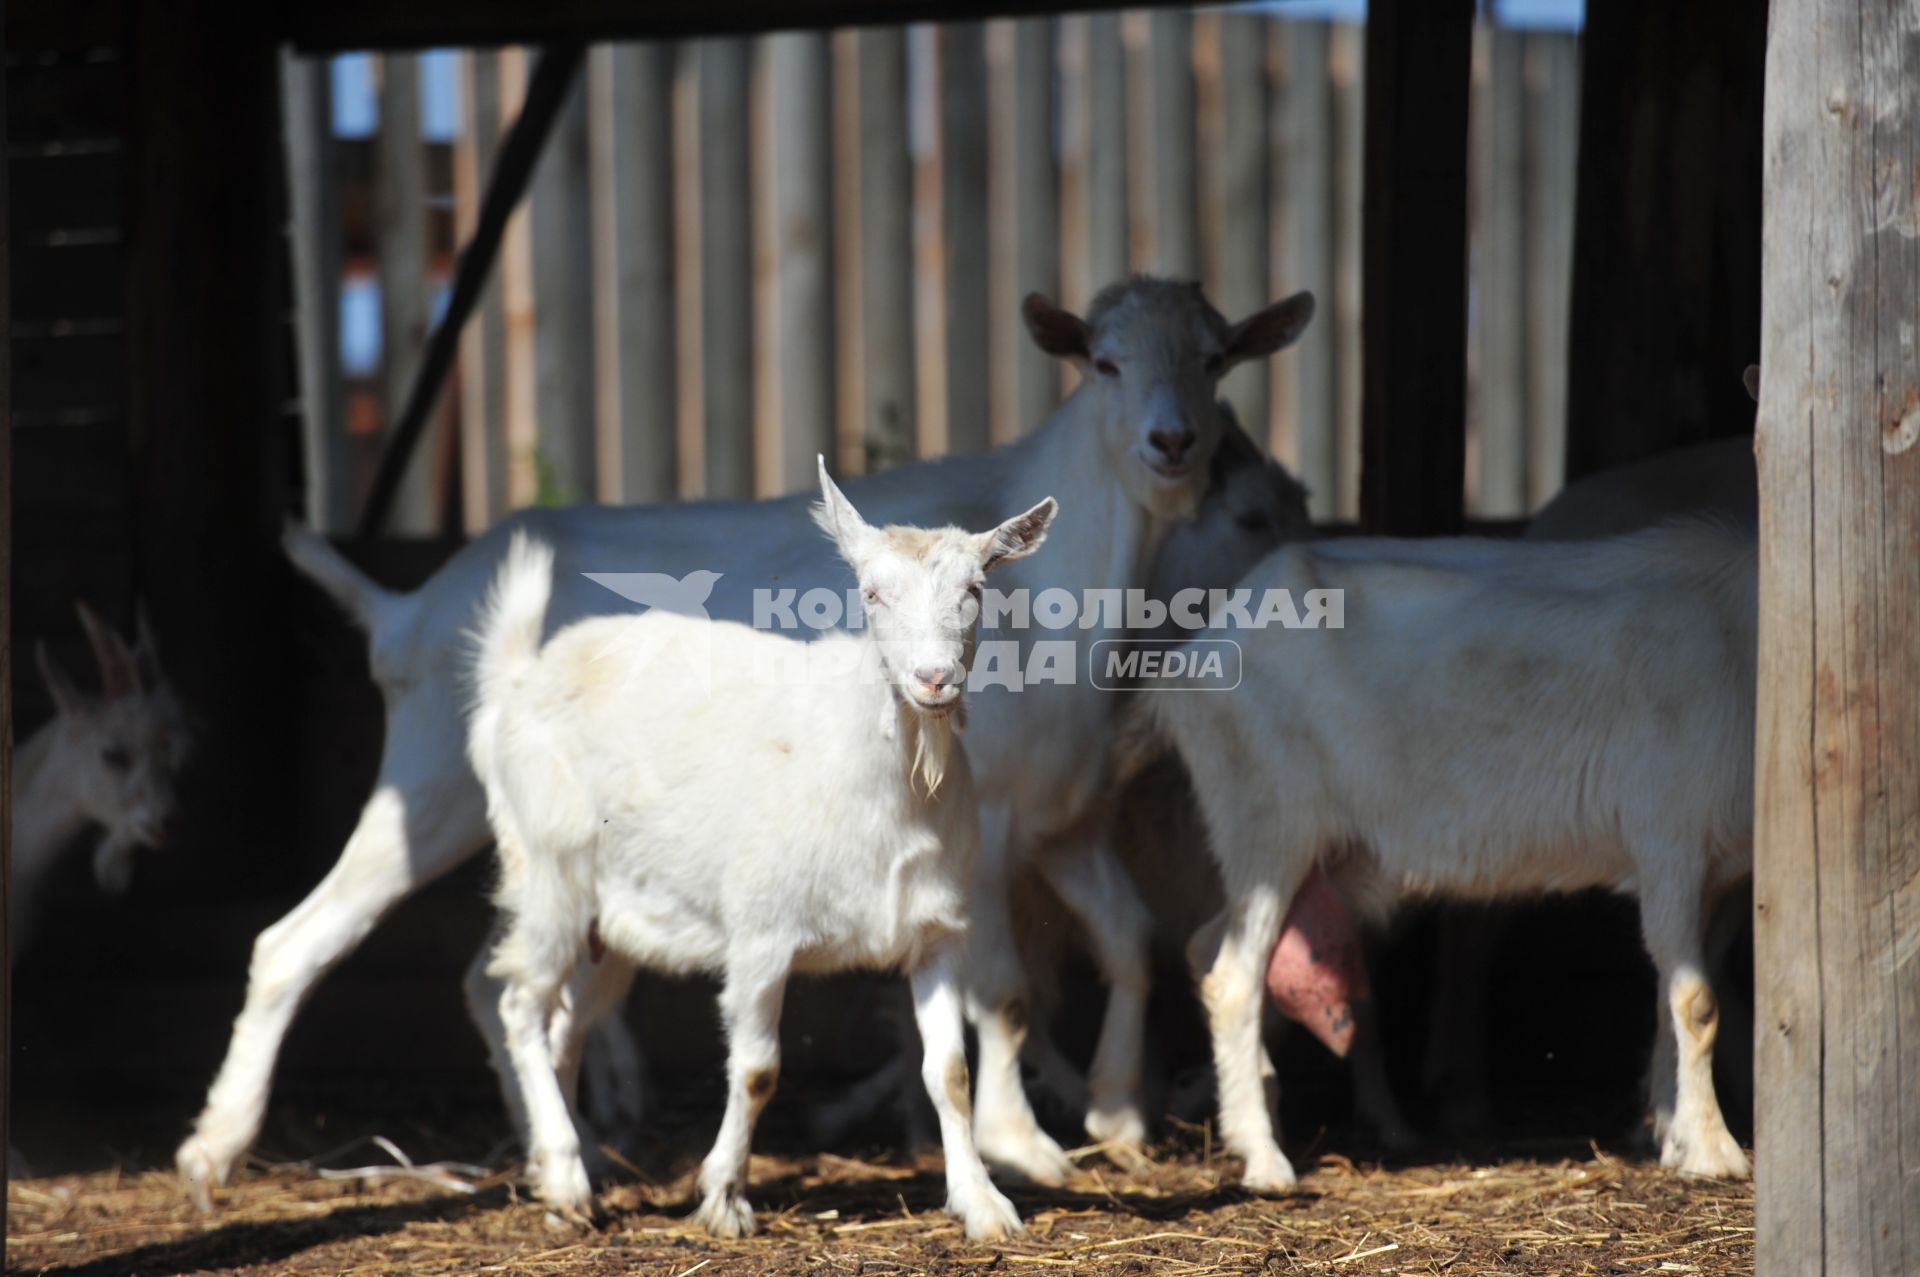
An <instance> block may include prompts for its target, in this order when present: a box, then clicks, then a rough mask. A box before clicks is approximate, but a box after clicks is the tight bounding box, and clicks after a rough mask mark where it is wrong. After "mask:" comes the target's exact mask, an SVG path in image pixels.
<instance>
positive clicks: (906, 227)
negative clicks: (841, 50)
mask: <svg viewBox="0 0 1920 1277" xmlns="http://www.w3.org/2000/svg"><path fill="white" fill-rule="evenodd" d="M856 39H857V40H858V42H859V46H858V48H859V82H860V83H859V94H860V108H859V115H860V155H859V167H860V240H859V252H860V336H861V346H862V347H863V350H862V354H861V360H860V370H861V373H860V376H861V398H862V411H863V414H864V419H863V420H862V422H861V438H862V441H863V451H864V452H865V454H866V468H867V470H868V471H869V472H871V471H874V470H884V469H886V468H887V467H889V466H896V465H899V464H900V463H901V462H903V461H911V460H912V459H913V457H914V456H915V454H916V453H917V451H918V444H917V436H916V433H915V430H914V400H915V390H914V375H913V360H914V325H913V304H914V303H913V169H912V163H913V161H912V158H911V156H910V155H909V154H908V151H907V33H906V32H905V31H904V30H901V29H899V28H883V29H878V30H868V31H861V32H860V33H859V34H858V36H857V37H856Z"/></svg>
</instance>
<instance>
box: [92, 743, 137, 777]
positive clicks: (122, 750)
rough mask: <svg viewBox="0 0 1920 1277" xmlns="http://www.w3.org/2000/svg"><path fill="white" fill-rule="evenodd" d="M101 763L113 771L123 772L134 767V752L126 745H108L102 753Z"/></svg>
mask: <svg viewBox="0 0 1920 1277" xmlns="http://www.w3.org/2000/svg"><path fill="white" fill-rule="evenodd" d="M100 761H101V762H103V763H105V764H106V765H107V766H108V768H109V769H111V770H113V771H117V772H123V771H125V770H127V768H129V767H131V766H133V752H132V751H131V750H129V749H128V748H127V747H126V746H124V745H108V746H107V747H106V748H104V749H102V750H101V751H100Z"/></svg>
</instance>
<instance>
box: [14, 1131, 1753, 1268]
mask: <svg viewBox="0 0 1920 1277" xmlns="http://www.w3.org/2000/svg"><path fill="white" fill-rule="evenodd" d="M361 1152H363V1153H364V1154H365V1155H366V1160H369V1161H376V1162H381V1163H385V1162H386V1161H387V1158H386V1157H385V1156H384V1155H382V1154H380V1153H378V1152H377V1151H373V1150H361ZM1211 1153H1212V1150H1211V1148H1210V1146H1209V1141H1208V1139H1207V1137H1206V1134H1205V1132H1204V1131H1201V1130H1189V1131H1186V1132H1181V1133H1178V1134H1176V1136H1175V1137H1174V1138H1173V1139H1171V1140H1169V1141H1168V1142H1167V1143H1165V1144H1163V1145H1161V1146H1160V1147H1158V1148H1157V1149H1156V1150H1155V1151H1154V1159H1155V1160H1154V1161H1153V1163H1152V1164H1151V1165H1149V1166H1147V1167H1145V1168H1141V1169H1140V1170H1139V1171H1138V1172H1137V1173H1133V1174H1128V1173H1123V1172H1121V1171H1118V1170H1116V1169H1114V1168H1113V1167H1111V1166H1110V1165H1108V1164H1106V1163H1105V1162H1104V1160H1103V1159H1102V1158H1101V1157H1100V1156H1098V1155H1097V1153H1096V1154H1092V1155H1089V1156H1087V1157H1085V1158H1083V1159H1081V1165H1082V1170H1081V1173H1080V1174H1079V1175H1078V1176H1077V1178H1076V1181H1075V1182H1074V1183H1073V1184H1071V1185H1070V1186H1069V1187H1067V1188H1065V1189H1061V1190H1024V1191H1023V1190H1015V1191H1014V1192H1013V1193H1012V1196H1013V1198H1014V1201H1015V1203H1016V1205H1018V1207H1019V1208H1020V1212H1021V1215H1022V1217H1023V1218H1024V1219H1025V1220H1026V1221H1027V1231H1026V1233H1025V1235H1024V1236H1022V1237H1020V1238H1019V1239H1018V1240H1016V1241H1015V1242H1013V1243H1011V1244H1007V1245H1002V1246H980V1245H975V1244H973V1243H970V1242H968V1241H967V1240H966V1238H965V1237H964V1236H962V1235H961V1232H960V1229H959V1227H958V1225H956V1224H955V1223H954V1222H953V1221H951V1220H950V1219H948V1218H947V1217H946V1216H944V1215H942V1214H940V1213H939V1207H940V1204H941V1200H942V1197H943V1186H942V1179H941V1176H940V1173H939V1170H938V1161H937V1159H922V1160H921V1161H919V1162H917V1163H913V1164H907V1163H904V1162H895V1163H888V1162H885V1161H881V1160H876V1161H872V1162H868V1161H862V1160H858V1159H852V1158H845V1157H838V1156H833V1155H822V1156H817V1157H807V1158H798V1159H795V1158H785V1157H758V1156H756V1157H755V1158H754V1159H753V1190H752V1192H751V1197H752V1200H753V1202H754V1205H755V1207H756V1208H757V1209H758V1212H759V1222H760V1232H759V1233H758V1235H756V1236H754V1237H752V1238H748V1239H745V1240H743V1241H735V1242H722V1241H716V1240H714V1239H713V1238H710V1237H708V1236H706V1235H705V1234H703V1233H700V1232H697V1231H694V1230H693V1229H691V1228H689V1227H688V1226H687V1225H686V1222H685V1220H684V1219H683V1217H684V1216H685V1215H686V1213H687V1212H688V1211H689V1210H690V1208H691V1206H692V1193H693V1173H694V1167H693V1165H691V1164H683V1166H682V1167H681V1169H679V1170H678V1171H677V1173H674V1174H672V1175H668V1176H664V1177H663V1176H661V1175H659V1174H657V1173H656V1174H653V1175H649V1176H646V1177H645V1178H642V1177H640V1176H639V1175H638V1174H636V1173H635V1172H637V1170H638V1168H633V1167H631V1166H629V1167H628V1168H627V1170H625V1171H623V1170H621V1169H620V1168H619V1167H617V1166H616V1167H614V1168H612V1169H611V1170H610V1171H609V1172H608V1173H607V1174H606V1175H605V1176H603V1177H602V1178H603V1182H605V1183H607V1184H608V1185H609V1187H608V1188H607V1189H606V1191H605V1192H603V1193H602V1195H601V1199H600V1200H601V1204H602V1207H603V1209H604V1211H605V1215H606V1220H605V1223H604V1224H603V1225H602V1227H601V1228H600V1229H599V1230H598V1231H596V1232H593V1233H583V1232H578V1231H575V1230H573V1229H570V1228H567V1227H564V1226H561V1225H559V1224H557V1223H556V1222H554V1221H551V1220H550V1219H549V1218H548V1217H547V1215H546V1213H545V1212H544V1211H543V1210H542V1209H541V1208H540V1207H539V1206H537V1205H535V1204H533V1203H531V1202H529V1201H528V1200H527V1199H526V1197H525V1196H524V1194H523V1193H520V1192H517V1191H516V1189H515V1186H514V1184H513V1181H512V1172H510V1171H509V1172H501V1173H499V1174H496V1175H492V1176H484V1177H478V1178H475V1179H472V1180H471V1182H469V1183H466V1184H464V1185H461V1186H460V1187H453V1186H450V1185H449V1184H447V1183H433V1182H429V1181H428V1180H425V1179H419V1178H394V1179H382V1178H380V1177H378V1176H375V1177H371V1178H369V1177H367V1176H352V1177H349V1178H344V1179H326V1178H321V1177H320V1176H319V1175H317V1174H316V1173H315V1172H313V1171H311V1170H309V1169H307V1168H305V1167H301V1166H281V1167H270V1168H265V1169H263V1170H256V1171H255V1172H253V1173H250V1174H248V1175H247V1176H245V1177H244V1178H242V1179H241V1180H240V1182H239V1183H238V1184H236V1185H235V1186H234V1187H232V1188H230V1189H228V1190H226V1191H224V1192H223V1193H222V1194H221V1197H220V1201H219V1209H218V1211H217V1213H216V1214H215V1215H213V1216H211V1217H202V1216H200V1215H198V1214H197V1213H196V1212H195V1211H194V1209H193V1207H192V1206H191V1205H189V1204H188V1203H187V1201H186V1200H185V1199H184V1197H183V1196H182V1195H181V1193H180V1191H179V1189H178V1188H177V1187H176V1185H175V1183H174V1181H173V1179H172V1177H171V1175H169V1174H166V1173H163V1172H158V1171H147V1172H139V1173H131V1172H129V1173H121V1172H107V1173H99V1174H89V1175H81V1176H65V1177H57V1178H49V1179H37V1180H27V1181H24V1182H20V1183H16V1184H14V1185H12V1186H11V1187H10V1189H9V1193H8V1211H9V1220H8V1236H7V1261H8V1269H9V1271H11V1272H14V1273H29V1274H30V1273H60V1274H64V1275H66V1277H82V1275H84V1277H133V1275H135V1274H140V1275H142V1277H149V1275H153V1274H164V1273H236V1274H237V1273H246V1274H267V1273H273V1274H300V1275H305V1274H321V1273H325V1274H374V1273H422V1274H443V1273H444V1274H453V1273H461V1274H465V1273H486V1274H502V1275H511V1274H559V1273H567V1274H589V1275H591V1274H611V1273H623V1274H624V1273H647V1274H654V1273H659V1274H665V1275H666V1277H692V1274H694V1273H696V1272H697V1273H700V1274H702V1277H722V1275H723V1274H741V1275H743V1277H747V1275H752V1277H760V1275H762V1274H776V1273H804V1274H820V1275H823V1277H824V1275H826V1274H838V1273H846V1274H856V1275H858V1274H870V1275H873V1277H879V1275H880V1274H891V1273H930V1274H963V1273H978V1272H995V1273H1009V1272H1023V1271H1024V1272H1033V1273H1038V1272H1041V1271H1043V1270H1047V1269H1068V1270H1072V1271H1074V1272H1082V1273H1094V1274H1108V1273H1113V1274H1129V1275H1133V1274H1167V1275H1169V1277H1199V1275H1203V1274H1204V1275H1207V1277H1213V1275H1215V1274H1221V1275H1224V1274H1243V1273H1259V1274H1267V1273H1296V1272H1297V1273H1342V1274H1385V1273H1455V1274H1477V1273H1529V1274H1600V1273H1669V1272H1682V1273H1709V1274H1731V1273H1746V1272H1751V1271H1752V1267H1753V1193H1752V1190H1751V1186H1750V1185H1746V1184H1726V1183H1718V1182H1711V1181H1684V1180H1681V1179H1679V1178H1678V1177H1676V1176H1674V1175H1672V1174H1670V1173H1667V1172H1664V1171H1662V1170H1661V1169H1660V1168H1659V1167H1658V1166H1657V1165H1653V1164H1651V1163H1648V1162H1644V1161H1638V1160H1631V1159H1624V1158H1621V1157H1616V1156H1613V1155H1609V1154H1607V1153H1604V1152H1601V1151H1599V1150H1596V1149H1592V1148H1589V1149H1587V1150H1585V1151H1584V1152H1576V1151H1575V1150H1572V1149H1567V1148H1562V1149H1561V1150H1559V1151H1558V1152H1555V1153H1549V1154H1547V1155H1542V1156H1537V1157H1535V1158H1533V1159H1530V1160H1509V1161H1504V1162H1499V1163H1490V1164H1481V1165H1467V1164H1460V1163H1441V1164H1427V1165H1414V1166H1404V1167H1396V1168H1382V1167H1379V1166H1356V1165H1355V1164H1353V1163H1352V1162H1349V1161H1348V1160H1346V1159H1345V1158H1344V1157H1342V1156H1340V1155H1338V1154H1326V1155H1322V1156H1318V1157H1315V1156H1313V1155H1311V1154H1309V1155H1307V1156H1304V1157H1300V1158H1297V1159H1296V1164H1297V1165H1299V1166H1300V1167H1301V1168H1302V1170H1303V1178H1302V1181H1301V1185H1300V1188H1299V1189H1298V1190H1297V1191H1296V1192H1294V1193H1292V1194H1290V1195H1288V1196H1285V1197H1280V1198H1273V1199H1261V1198H1255V1197H1251V1196H1249V1195H1247V1194H1245V1193H1243V1192H1241V1191H1240V1190H1239V1189H1237V1188H1235V1187H1234V1186H1233V1185H1234V1173H1235V1171H1236V1170H1237V1166H1236V1165H1235V1164H1233V1163H1230V1162H1228V1161H1227V1160H1225V1159H1219V1158H1215V1157H1213V1156H1212V1155H1211ZM1562 1154H1564V1155H1562Z"/></svg>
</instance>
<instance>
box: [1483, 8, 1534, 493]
mask: <svg viewBox="0 0 1920 1277" xmlns="http://www.w3.org/2000/svg"><path fill="white" fill-rule="evenodd" d="M1475 35H1476V39H1477V40H1478V41H1479V42H1481V44H1482V46H1483V47H1484V48H1485V50H1486V76H1485V79H1484V81H1482V83H1481V87H1480V97H1479V100H1478V102H1477V104H1476V105H1477V107H1478V109H1479V115H1478V118H1477V119H1476V120H1475V121H1474V131H1475V142H1476V152H1477V153H1476V156H1475V159H1476V167H1477V168H1478V170H1479V171H1478V172H1477V173H1476V174H1475V175H1474V177H1475V185H1476V187H1477V190H1478V193H1479V197H1480V201H1481V202H1480V205H1479V208H1480V218H1479V228H1478V229H1479V242H1478V246H1477V252H1476V257H1477V260H1478V262H1479V267H1480V281H1479V290H1478V291H1479V305H1478V308H1477V309H1478V315H1477V317H1476V318H1477V320H1478V323H1477V325H1476V327H1477V329H1478V331H1477V333H1476V337H1477V339H1478V344H1479V367H1478V373H1479V376H1478V378H1477V383H1476V385H1475V387H1474V391H1475V398H1476V402H1475V404H1474V408H1475V413H1474V420H1475V424H1476V425H1477V426H1478V428H1479V445H1480V447H1479V453H1480V455H1479V483H1478V488H1479V492H1478V494H1477V496H1478V501H1477V503H1476V505H1477V509H1476V513H1478V514H1479V515H1480V516H1481V517H1483V518H1490V519H1510V518H1517V517H1519V516H1520V515H1523V514H1525V513H1526V512H1527V455H1526V449H1527V431H1526V408H1525V406H1526V399H1525V394H1526V325H1527V316H1526V279H1525V275H1524V272H1523V264H1524V258H1523V253H1524V251H1525V248H1526V230H1525V225H1526V214H1525V209H1524V205H1523V203H1522V191H1523V185H1522V162H1523V157H1524V151H1523V149H1522V146H1521V125H1522V117H1523V115H1524V113H1525V111H1526V85H1525V83H1524V80H1523V78H1522V77H1523V73H1524V70H1525V68H1524V67H1523V65H1522V54H1523V44H1522V41H1523V39H1524V37H1523V36H1522V35H1521V33H1520V32H1519V31H1516V30H1514V29H1513V28H1512V27H1485V26H1483V27H1481V28H1480V29H1479V30H1478V31H1477V32H1476V33H1475Z"/></svg>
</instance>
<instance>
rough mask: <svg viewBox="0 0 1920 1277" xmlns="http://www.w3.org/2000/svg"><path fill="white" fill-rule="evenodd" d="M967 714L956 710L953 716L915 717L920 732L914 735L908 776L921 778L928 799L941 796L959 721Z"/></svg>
mask: <svg viewBox="0 0 1920 1277" xmlns="http://www.w3.org/2000/svg"><path fill="white" fill-rule="evenodd" d="M964 713H965V709H964V708H963V707H955V709H954V710H953V712H952V713H950V714H939V715H934V714H920V713H915V714H914V715H913V717H914V724H915V727H916V729H917V730H916V731H915V732H914V734H913V767H912V770H911V771H910V773H909V774H910V775H913V776H917V777H919V778H920V783H921V784H923V785H925V786H926V788H927V797H929V798H932V797H934V796H935V795H937V794H938V793H939V792H940V782H941V781H943V780H945V779H946V778H947V760H948V758H949V757H950V756H951V755H952V753H953V733H954V729H955V728H956V727H958V726H959V723H958V721H957V720H958V719H959V718H960V716H961V715H962V714H964Z"/></svg>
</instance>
